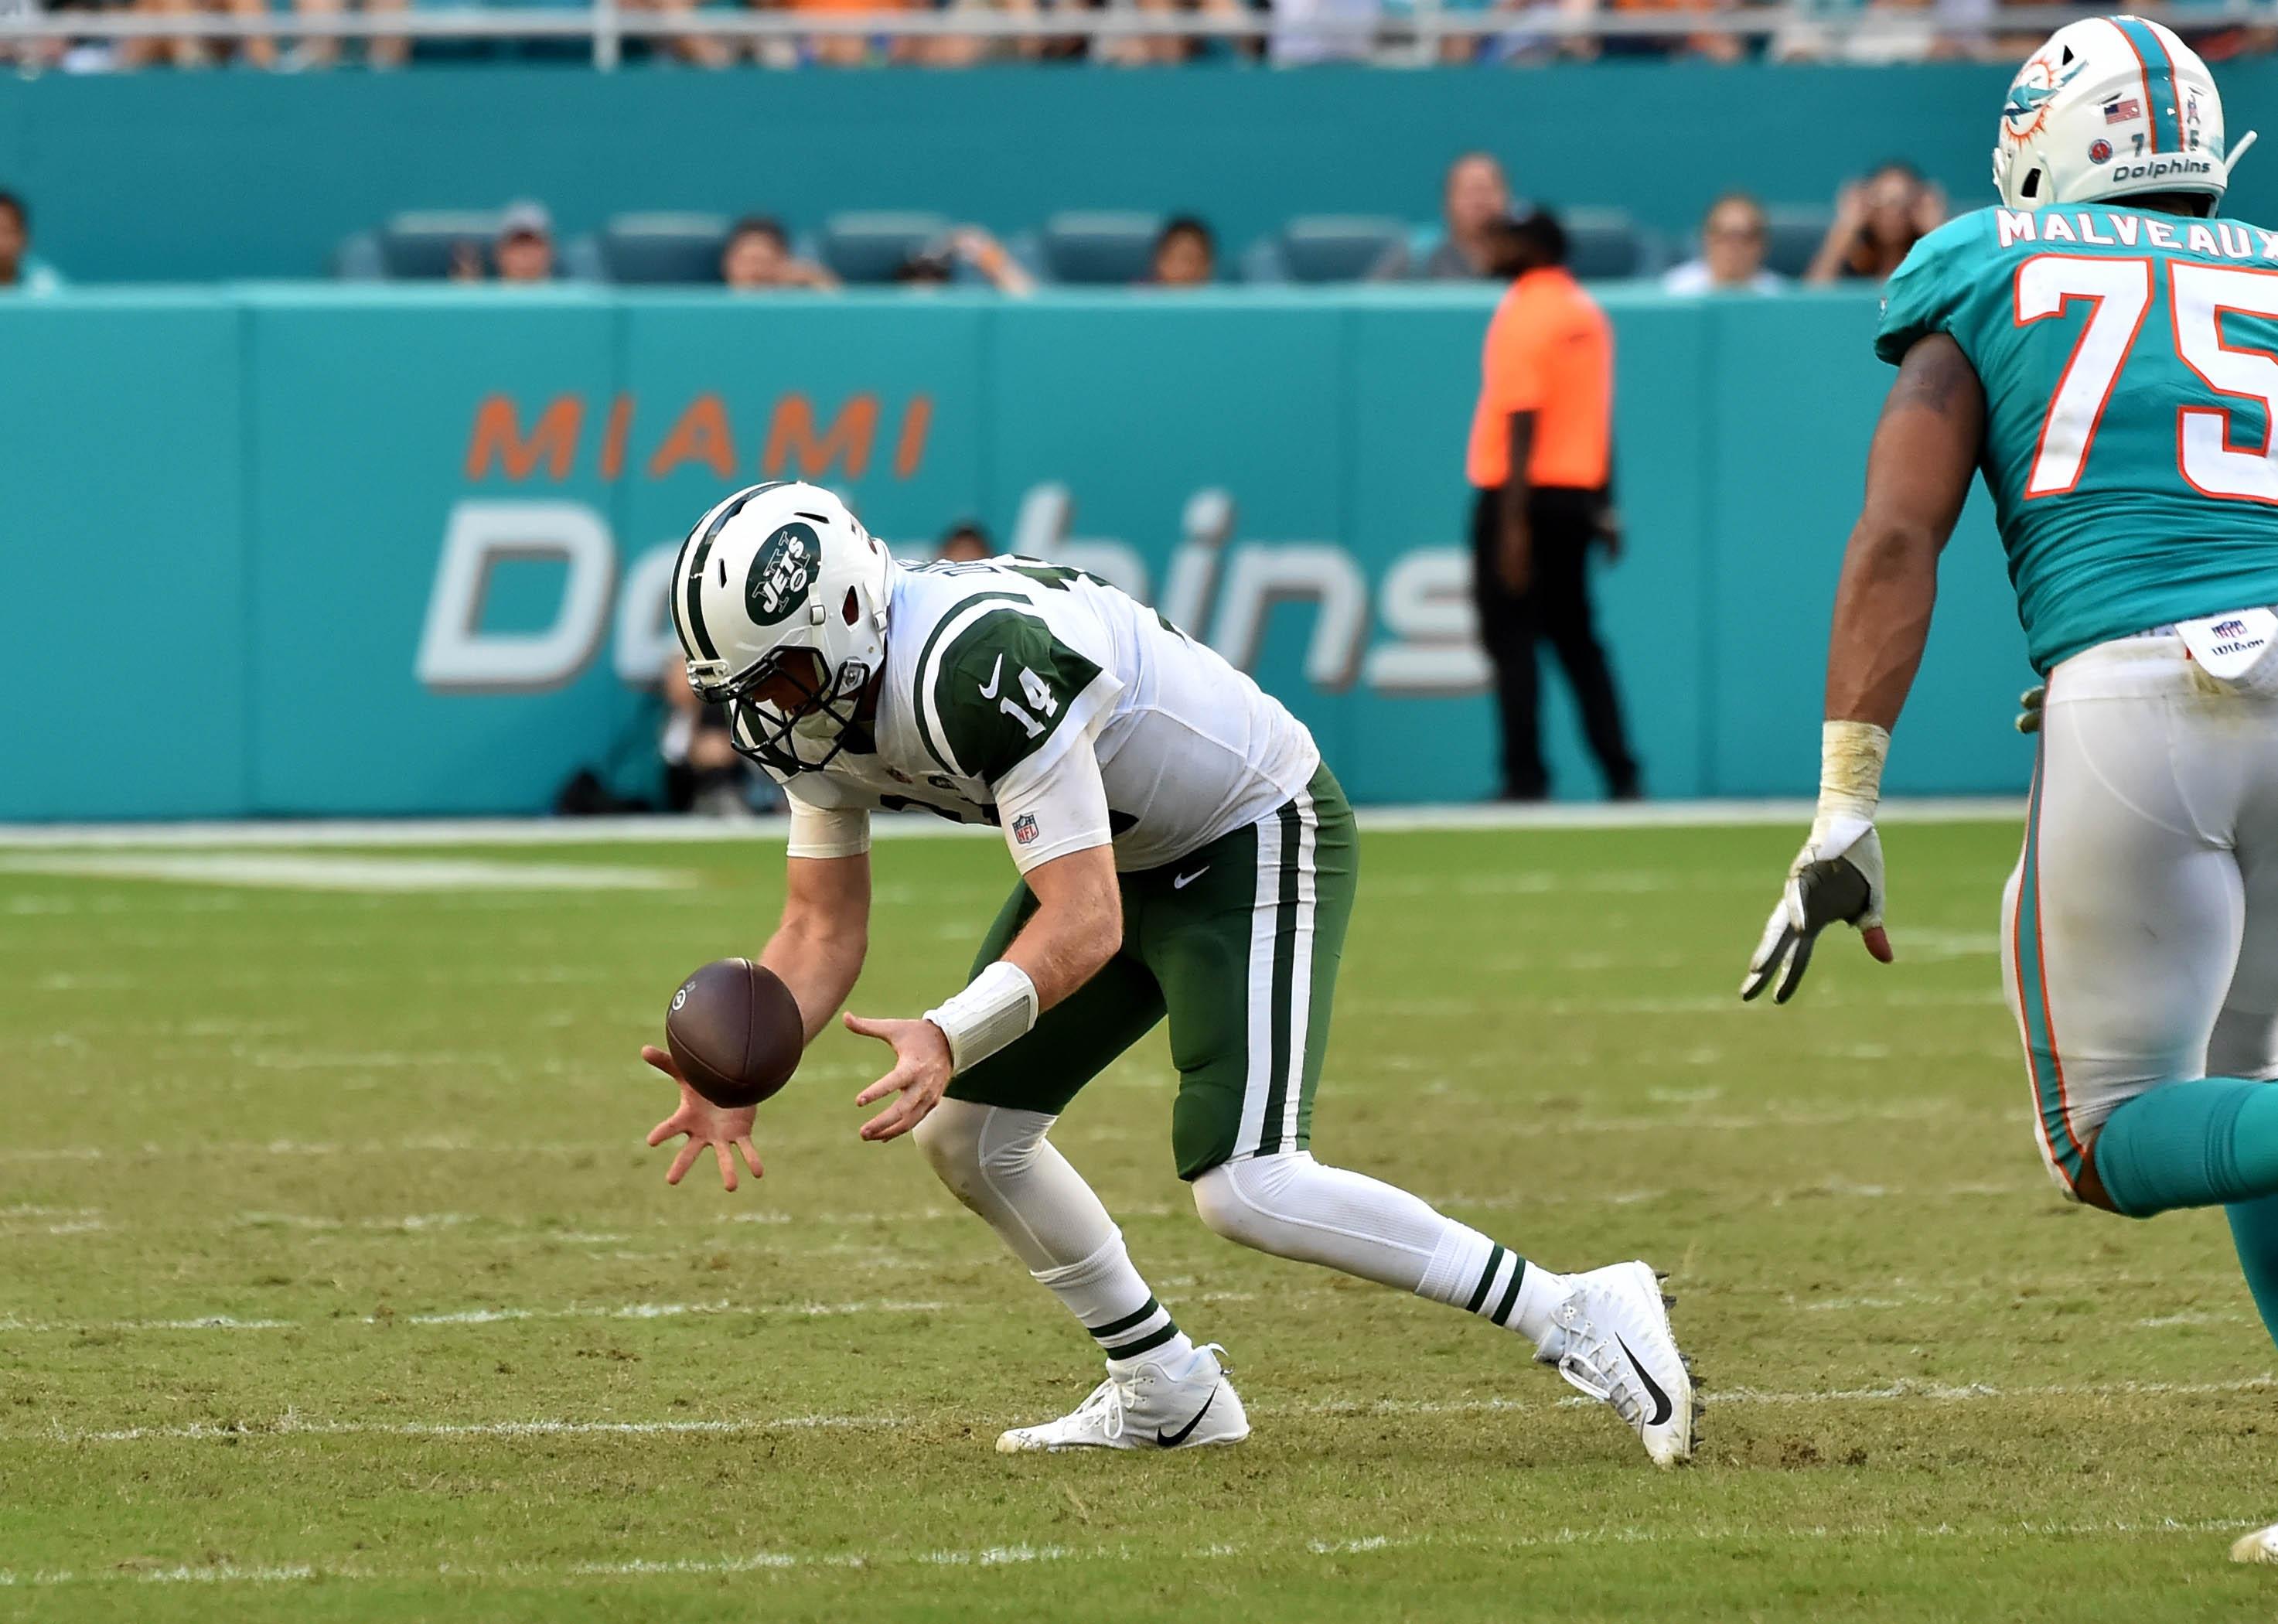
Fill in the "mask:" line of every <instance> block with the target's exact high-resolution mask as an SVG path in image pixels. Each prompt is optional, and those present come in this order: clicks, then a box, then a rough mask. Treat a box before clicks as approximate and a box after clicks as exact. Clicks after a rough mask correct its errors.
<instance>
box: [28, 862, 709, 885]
mask: <svg viewBox="0 0 2278 1624" xmlns="http://www.w3.org/2000/svg"><path fill="white" fill-rule="evenodd" d="M0 873H8V874H62V875H69V876H70V877H73V878H74V879H126V880H171V881H175V882H178V883H180V884H186V885H256V886H265V887H275V888H279V889H283V890H287V891H375V892H386V891H672V890H678V889H683V888H685V887H687V886H691V885H694V884H695V883H696V877H695V876H694V875H692V874H688V873H684V872H683V871H681V870H679V869H651V868H629V867H626V866H623V865H622V864H610V863H583V862H482V861H479V860H478V859H475V858H471V857H336V856H294V855H278V854H259V853H249V852H149V853H134V852H35V853H24V854H18V855H14V856H7V857H0Z"/></svg>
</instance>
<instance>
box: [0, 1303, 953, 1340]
mask: <svg viewBox="0 0 2278 1624" xmlns="http://www.w3.org/2000/svg"><path fill="white" fill-rule="evenodd" d="M950 1306H951V1305H950V1304H947V1303H936V1302H905V1301H898V1300H892V1299H888V1300H883V1301H875V1302H860V1303H814V1302H808V1303H765V1304H761V1303H732V1302H730V1301H728V1300H727V1299H725V1298H722V1299H720V1300H718V1301H716V1302H708V1303H618V1304H615V1305H610V1304H571V1305H569V1306H563V1307H547V1308H514V1307H488V1308H460V1309H455V1310H452V1311H450V1312H447V1313H441V1314H366V1315H364V1316H363V1319H362V1320H360V1321H341V1320H339V1319H333V1318H327V1319H319V1320H269V1319H259V1320H245V1319H239V1318H238V1317H236V1316H235V1315H233V1314H194V1315H189V1316H186V1317H183V1318H179V1319H171V1320H111V1321H96V1322H93V1323H89V1322H87V1321H65V1320H23V1319H17V1318H15V1317H13V1316H5V1317H0V1332H9V1331H13V1332H16V1333H19V1334H20V1335H25V1336H86V1335H88V1334H89V1333H91V1332H98V1331H104V1332H118V1331H271V1330H296V1329H320V1328H323V1327H326V1326H333V1325H338V1324H341V1323H344V1322H346V1323H355V1324H362V1325H504V1324H510V1323H514V1322H516V1321H524V1320H677V1319H694V1318H704V1317H707V1316H724V1317H729V1318H739V1319H754V1320H766V1319H786V1320H823V1319H838V1318H843V1317H845V1316H849V1315H853V1314H941V1313H944V1312H946V1311H948V1309H949V1308H950Z"/></svg>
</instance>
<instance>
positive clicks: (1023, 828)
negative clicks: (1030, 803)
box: [1013, 812, 1036, 846]
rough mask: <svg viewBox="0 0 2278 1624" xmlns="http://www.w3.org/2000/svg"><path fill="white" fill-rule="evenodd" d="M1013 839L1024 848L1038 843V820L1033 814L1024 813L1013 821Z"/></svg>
mask: <svg viewBox="0 0 2278 1624" xmlns="http://www.w3.org/2000/svg"><path fill="white" fill-rule="evenodd" d="M1013 839H1015V840H1018V841H1019V842H1020V843H1021V845H1023V846H1034V845H1035V844H1036V817H1035V815H1034V814H1032V813H1028V812H1023V813H1021V816H1018V817H1016V818H1014V819H1013Z"/></svg>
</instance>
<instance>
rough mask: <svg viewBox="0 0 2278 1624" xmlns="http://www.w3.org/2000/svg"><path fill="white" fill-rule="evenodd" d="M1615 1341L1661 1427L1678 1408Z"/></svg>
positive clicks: (1655, 1422) (1654, 1421)
mask: <svg viewBox="0 0 2278 1624" xmlns="http://www.w3.org/2000/svg"><path fill="white" fill-rule="evenodd" d="M1614 1340H1615V1341H1616V1342H1618V1343H1621V1348H1622V1352H1624V1353H1628V1354H1629V1360H1630V1368H1631V1369H1632V1370H1634V1371H1636V1372H1637V1376H1638V1380H1639V1381H1640V1382H1642V1383H1645V1390H1646V1391H1647V1392H1649V1393H1651V1394H1652V1395H1653V1419H1652V1420H1651V1421H1647V1423H1646V1425H1647V1426H1648V1427H1658V1426H1660V1425H1661V1424H1662V1423H1663V1421H1667V1420H1668V1419H1669V1418H1670V1415H1671V1414H1672V1413H1675V1411H1676V1409H1677V1406H1675V1405H1673V1404H1671V1403H1670V1401H1669V1395H1668V1394H1667V1393H1664V1392H1663V1391H1662V1390H1661V1383H1658V1382H1656V1381H1655V1380H1654V1379H1653V1374H1652V1372H1650V1371H1648V1370H1647V1368H1646V1367H1645V1361H1644V1360H1641V1359H1640V1358H1639V1357H1638V1356H1637V1355H1636V1354H1634V1353H1631V1352H1630V1344H1628V1343H1626V1342H1623V1341H1622V1338H1621V1337H1618V1336H1617V1337H1615V1338H1614ZM1212 1397H1213V1398H1215V1397H1217V1395H1216V1394H1212ZM1203 1408H1204V1409H1208V1408H1210V1406H1208V1405H1204V1406H1203ZM1196 1419H1197V1420H1199V1419H1201V1418H1200V1417H1196ZM1191 1424H1192V1423H1189V1425H1191Z"/></svg>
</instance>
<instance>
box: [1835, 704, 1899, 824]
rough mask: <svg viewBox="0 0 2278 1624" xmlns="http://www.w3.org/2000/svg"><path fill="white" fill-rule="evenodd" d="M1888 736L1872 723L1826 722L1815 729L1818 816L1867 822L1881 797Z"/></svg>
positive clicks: (1889, 746) (1872, 815) (1889, 750)
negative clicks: (1817, 740)
mask: <svg viewBox="0 0 2278 1624" xmlns="http://www.w3.org/2000/svg"><path fill="white" fill-rule="evenodd" d="M1890 753H1891V735H1890V733H1889V732H1888V731H1887V730H1886V729H1884V728H1879V727H1877V726H1876V725H1875V724H1873V723H1872V722H1830V723H1827V724H1824V725H1823V727H1821V729H1820V730H1819V816H1821V817H1823V818H1827V817H1857V818H1865V819H1868V820H1869V821H1871V820H1872V819H1873V818H1874V816H1875V808H1877V806H1878V805H1880V804H1881V802H1882V799H1883V762H1884V758H1886V757H1887V756H1888V755H1890Z"/></svg>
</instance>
